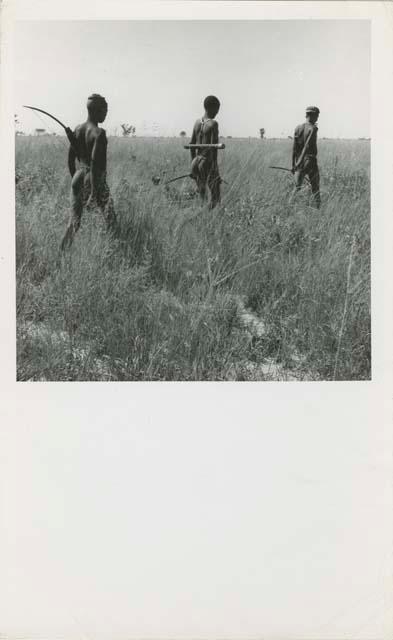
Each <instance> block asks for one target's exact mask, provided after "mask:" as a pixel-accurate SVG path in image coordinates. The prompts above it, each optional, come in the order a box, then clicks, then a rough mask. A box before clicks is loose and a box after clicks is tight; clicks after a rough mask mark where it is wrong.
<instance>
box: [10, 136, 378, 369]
mask: <svg viewBox="0 0 393 640" xmlns="http://www.w3.org/2000/svg"><path fill="white" fill-rule="evenodd" d="M65 142H66V141H65V139H61V138H53V137H47V138H34V137H25V138H22V137H20V138H17V140H16V171H17V177H18V181H17V185H16V303H17V377H18V380H363V379H370V375H371V352H370V349H371V347H370V177H369V172H370V148H369V142H368V141H361V140H358V141H355V140H353V141H345V140H320V142H319V164H320V171H321V192H322V207H321V209H320V210H319V211H318V210H316V209H313V208H312V207H310V206H309V195H310V194H309V190H308V189H307V188H305V189H304V190H303V191H302V192H301V193H300V194H299V196H298V197H297V199H296V201H295V202H294V203H292V204H291V203H290V202H289V195H290V193H291V191H292V188H293V183H292V177H291V175H290V174H287V173H284V172H279V171H273V170H270V169H268V165H270V164H277V165H282V166H289V162H290V152H291V141H290V140H265V141H261V140H256V139H255V140H254V139H251V140H236V139H232V140H226V141H225V142H226V143H227V148H226V150H225V151H222V152H220V156H219V158H220V167H221V175H222V177H223V178H224V179H225V180H227V181H228V183H229V185H223V188H222V194H223V197H222V204H221V206H220V207H217V208H216V209H215V210H214V211H209V210H208V209H207V207H202V206H201V204H200V202H199V200H198V198H197V197H195V187H194V184H193V182H192V181H191V180H189V179H185V180H183V181H181V182H177V183H174V184H173V185H170V186H169V187H167V188H165V187H162V186H154V185H153V183H152V180H151V178H152V176H155V175H160V176H162V177H163V178H167V179H169V178H171V177H174V176H176V175H180V174H182V173H186V172H187V170H188V168H189V155H188V153H189V152H187V151H185V150H184V149H183V146H182V145H183V142H182V140H180V139H142V138H133V139H121V138H110V140H109V146H108V182H109V185H110V188H111V191H112V194H113V197H114V201H115V207H116V211H117V214H118V217H119V230H118V233H117V234H116V236H115V237H111V236H109V235H108V233H107V232H106V229H105V225H104V223H103V220H102V219H101V217H100V214H99V213H96V212H92V213H87V212H86V213H85V214H84V217H83V218H82V226H81V229H80V231H79V233H78V235H77V237H76V240H75V242H74V245H73V247H72V249H71V250H70V251H69V252H68V253H67V254H66V255H65V257H64V258H62V259H60V256H59V243H60V240H61V238H62V235H63V233H64V230H65V226H66V223H67V220H68V197H69V188H70V176H69V175H68V172H67V169H66V154H67V149H66V145H65Z"/></svg>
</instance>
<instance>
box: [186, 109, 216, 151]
mask: <svg viewBox="0 0 393 640" xmlns="http://www.w3.org/2000/svg"><path fill="white" fill-rule="evenodd" d="M217 142H218V122H217V121H216V120H214V119H213V118H201V119H200V120H197V121H196V122H195V124H194V129H193V132H192V137H191V144H216V143H217ZM195 155H196V152H195V150H194V149H193V150H192V151H191V158H194V157H195ZM198 155H199V156H204V157H206V158H211V159H212V160H217V151H216V150H215V149H198Z"/></svg>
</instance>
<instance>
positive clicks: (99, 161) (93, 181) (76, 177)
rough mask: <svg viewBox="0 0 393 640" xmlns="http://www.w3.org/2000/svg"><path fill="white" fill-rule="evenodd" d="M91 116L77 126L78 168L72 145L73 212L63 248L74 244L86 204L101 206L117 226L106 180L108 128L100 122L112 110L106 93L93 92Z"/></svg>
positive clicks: (110, 223) (110, 225)
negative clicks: (101, 94) (105, 95)
mask: <svg viewBox="0 0 393 640" xmlns="http://www.w3.org/2000/svg"><path fill="white" fill-rule="evenodd" d="M87 112H88V117H87V120H86V122H84V123H83V124H80V125H78V126H77V127H76V129H75V137H76V140H77V148H78V155H79V158H78V160H79V166H78V168H76V166H75V160H76V153H75V150H74V149H73V148H72V147H70V150H69V153H68V168H69V171H70V174H71V177H72V182H71V215H70V220H69V223H68V226H67V229H66V232H65V234H64V238H63V240H62V243H61V249H62V250H64V249H65V248H66V247H68V246H70V245H71V244H72V241H73V239H74V235H75V233H76V232H77V231H78V229H79V227H80V224H81V218H82V211H83V207H84V205H85V206H86V208H92V207H95V206H97V207H98V208H99V209H100V210H101V212H102V214H103V216H104V218H105V221H106V224H107V226H108V228H110V229H113V227H114V225H115V223H116V214H115V210H114V206H113V200H112V197H111V194H110V191H109V188H108V185H107V182H106V148H107V138H106V133H105V129H101V127H99V126H98V123H99V122H104V120H105V118H106V115H107V113H108V105H107V102H106V100H105V98H104V97H103V96H100V95H99V94H98V93H93V94H92V95H91V96H89V98H88V100H87Z"/></svg>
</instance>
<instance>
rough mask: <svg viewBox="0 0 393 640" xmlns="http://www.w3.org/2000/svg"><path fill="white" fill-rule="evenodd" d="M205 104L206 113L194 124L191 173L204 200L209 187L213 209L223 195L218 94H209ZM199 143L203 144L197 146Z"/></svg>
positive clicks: (210, 205)
mask: <svg viewBox="0 0 393 640" xmlns="http://www.w3.org/2000/svg"><path fill="white" fill-rule="evenodd" d="M203 106H204V108H205V114H204V116H203V117H202V118H200V119H199V120H197V121H196V123H195V124H194V129H193V132H192V136H191V142H190V147H189V148H190V151H191V161H192V162H191V175H192V177H193V178H194V179H195V180H196V183H197V187H198V191H199V195H200V196H201V198H202V200H205V198H206V187H209V190H210V196H211V199H210V204H209V208H210V209H213V208H214V207H215V206H216V205H217V204H218V203H219V202H220V196H221V194H220V184H221V178H220V175H219V172H218V165H217V148H219V137H218V123H217V120H215V117H216V115H217V113H218V111H219V109H220V101H219V100H218V98H216V96H207V98H205V100H204V103H203ZM199 144H201V145H202V146H201V147H198V148H196V147H197V145H199ZM209 147H210V148H209Z"/></svg>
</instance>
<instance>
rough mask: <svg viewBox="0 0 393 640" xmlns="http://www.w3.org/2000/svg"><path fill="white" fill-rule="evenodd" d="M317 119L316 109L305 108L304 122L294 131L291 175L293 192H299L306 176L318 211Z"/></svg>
mask: <svg viewBox="0 0 393 640" xmlns="http://www.w3.org/2000/svg"><path fill="white" fill-rule="evenodd" d="M318 117H319V109H318V107H307V109H306V122H304V123H303V124H299V125H298V126H297V127H296V129H295V134H294V139H293V150H292V173H293V174H294V176H295V184H296V186H295V191H294V194H295V193H296V192H297V191H299V189H300V187H301V186H302V184H303V180H304V178H305V177H306V176H307V177H308V179H309V181H310V184H311V191H312V194H313V198H314V202H315V205H316V206H317V208H318V209H319V207H320V205H321V195H320V191H319V169H318V163H317V132H318V127H317V125H316V122H317V120H318Z"/></svg>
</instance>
